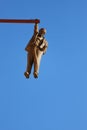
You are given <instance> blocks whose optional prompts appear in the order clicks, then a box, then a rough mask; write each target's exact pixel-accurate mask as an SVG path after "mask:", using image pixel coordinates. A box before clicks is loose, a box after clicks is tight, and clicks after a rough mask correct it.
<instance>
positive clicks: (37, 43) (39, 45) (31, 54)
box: [24, 23, 48, 78]
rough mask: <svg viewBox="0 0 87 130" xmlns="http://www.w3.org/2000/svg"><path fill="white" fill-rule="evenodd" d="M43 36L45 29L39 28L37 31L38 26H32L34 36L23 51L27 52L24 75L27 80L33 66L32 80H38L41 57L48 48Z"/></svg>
mask: <svg viewBox="0 0 87 130" xmlns="http://www.w3.org/2000/svg"><path fill="white" fill-rule="evenodd" d="M45 34H46V29H44V28H41V29H40V30H39V31H38V24H37V23H36V24H35V26H34V34H33V36H32V38H31V39H30V41H29V42H28V44H27V46H26V48H25V50H26V51H27V69H26V72H25V73H24V75H25V77H26V78H29V76H30V73H31V69H32V66H33V65H34V73H33V75H34V78H38V73H39V66H40V61H41V57H42V55H43V54H45V52H46V50H47V47H48V43H47V41H46V39H45V38H44V35H45Z"/></svg>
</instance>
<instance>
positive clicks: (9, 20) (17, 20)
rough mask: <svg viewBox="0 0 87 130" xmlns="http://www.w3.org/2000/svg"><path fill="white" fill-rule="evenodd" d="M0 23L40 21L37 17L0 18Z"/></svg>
mask: <svg viewBox="0 0 87 130" xmlns="http://www.w3.org/2000/svg"><path fill="white" fill-rule="evenodd" d="M0 23H40V20H39V19H0Z"/></svg>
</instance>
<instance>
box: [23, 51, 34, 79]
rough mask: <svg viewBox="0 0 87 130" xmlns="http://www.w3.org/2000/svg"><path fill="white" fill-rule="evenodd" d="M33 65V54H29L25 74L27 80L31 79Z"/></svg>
mask: <svg viewBox="0 0 87 130" xmlns="http://www.w3.org/2000/svg"><path fill="white" fill-rule="evenodd" d="M32 64H33V56H32V53H30V52H29V53H28V54H27V68H26V72H25V73H24V75H25V77H26V78H29V75H30V73H31V69H32Z"/></svg>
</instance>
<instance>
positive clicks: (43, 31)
mask: <svg viewBox="0 0 87 130" xmlns="http://www.w3.org/2000/svg"><path fill="white" fill-rule="evenodd" d="M45 34H46V29H45V28H41V29H40V30H39V35H41V36H44V35H45Z"/></svg>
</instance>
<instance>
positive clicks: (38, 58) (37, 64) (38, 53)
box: [34, 49, 43, 78]
mask: <svg viewBox="0 0 87 130" xmlns="http://www.w3.org/2000/svg"><path fill="white" fill-rule="evenodd" d="M42 54H43V52H42V51H40V50H39V49H37V50H36V54H35V57H34V77H35V78H38V73H39V67H40V61H41V57H42Z"/></svg>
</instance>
